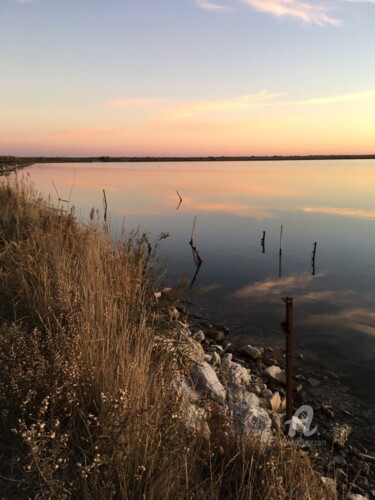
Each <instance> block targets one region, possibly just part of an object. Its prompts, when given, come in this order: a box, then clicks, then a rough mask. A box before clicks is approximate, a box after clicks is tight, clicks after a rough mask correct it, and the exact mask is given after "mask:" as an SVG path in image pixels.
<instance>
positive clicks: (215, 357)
mask: <svg viewBox="0 0 375 500" xmlns="http://www.w3.org/2000/svg"><path fill="white" fill-rule="evenodd" d="M211 357H212V358H211V364H212V365H214V366H221V357H220V354H219V353H217V352H216V351H214V352H213V353H212V354H211Z"/></svg>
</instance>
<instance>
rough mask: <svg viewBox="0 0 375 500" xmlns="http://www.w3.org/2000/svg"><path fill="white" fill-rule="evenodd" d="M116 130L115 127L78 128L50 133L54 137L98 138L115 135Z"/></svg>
mask: <svg viewBox="0 0 375 500" xmlns="http://www.w3.org/2000/svg"><path fill="white" fill-rule="evenodd" d="M114 133H116V130H115V129H114V128H113V127H99V128H78V129H69V130H55V131H53V132H51V133H50V135H52V136H54V137H72V138H74V137H97V136H102V135H106V134H111V135H112V134H114Z"/></svg>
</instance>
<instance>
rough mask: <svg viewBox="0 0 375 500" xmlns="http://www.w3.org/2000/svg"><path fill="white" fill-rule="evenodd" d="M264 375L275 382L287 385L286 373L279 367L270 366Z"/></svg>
mask: <svg viewBox="0 0 375 500" xmlns="http://www.w3.org/2000/svg"><path fill="white" fill-rule="evenodd" d="M264 374H265V375H266V376H267V377H268V378H269V379H270V380H273V381H275V382H279V383H281V384H285V372H283V370H282V369H281V368H280V367H279V366H275V365H272V366H269V367H268V368H266V369H265V370H264Z"/></svg>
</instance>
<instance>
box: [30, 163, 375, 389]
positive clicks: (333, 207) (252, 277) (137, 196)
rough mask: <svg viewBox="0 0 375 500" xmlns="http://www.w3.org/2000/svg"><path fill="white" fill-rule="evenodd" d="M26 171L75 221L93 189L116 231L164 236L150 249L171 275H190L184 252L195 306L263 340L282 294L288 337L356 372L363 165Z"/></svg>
mask: <svg viewBox="0 0 375 500" xmlns="http://www.w3.org/2000/svg"><path fill="white" fill-rule="evenodd" d="M75 171H76V176H75V180H74V175H75ZM29 173H30V175H31V179H32V180H33V181H34V183H35V184H36V186H37V187H38V189H39V190H40V191H42V192H44V193H47V194H50V193H52V195H53V197H54V198H55V201H57V202H58V198H61V199H63V200H69V201H70V206H71V205H75V206H76V207H77V208H79V209H80V215H82V217H83V218H84V217H85V216H86V217H87V218H89V212H90V210H91V208H92V207H93V206H95V207H98V206H99V207H100V206H101V205H102V197H103V190H104V191H105V193H106V195H107V196H106V197H107V199H108V217H109V218H110V219H111V222H112V224H113V225H114V226H115V227H116V224H118V225H119V226H120V225H122V223H123V219H122V217H118V220H119V222H117V215H119V216H120V215H121V216H126V226H127V228H128V229H132V228H134V227H137V226H140V227H141V228H142V231H143V230H145V231H148V232H150V233H151V234H152V235H153V236H155V235H157V234H160V233H162V232H163V231H164V232H166V231H168V232H169V233H170V238H168V240H167V241H165V242H164V241H163V245H162V246H161V248H160V256H161V257H166V258H168V260H169V261H170V262H171V268H170V276H171V280H172V281H173V280H176V281H177V280H178V279H179V277H180V276H182V275H183V274H184V273H186V272H191V258H192V256H193V261H194V265H195V270H194V275H193V276H192V279H191V282H190V286H191V287H193V286H194V288H195V289H198V290H199V291H201V290H204V291H205V292H206V294H207V295H205V296H204V298H202V299H200V301H202V303H204V305H205V307H207V308H209V307H210V308H211V310H212V311H213V312H212V315H213V318H212V319H216V318H215V316H218V317H219V316H220V318H217V319H220V320H222V321H227V322H228V321H229V322H231V321H233V322H234V324H235V325H237V326H236V327H237V328H239V329H240V330H241V331H242V332H243V335H249V332H250V333H251V334H253V333H254V332H256V331H257V328H258V329H259V331H262V332H265V333H264V336H265V337H267V336H269V335H272V331H273V328H274V327H275V325H276V328H277V329H278V325H279V320H280V304H279V302H280V297H282V296H294V297H295V311H296V325H297V327H298V328H300V332H301V333H300V335H301V336H303V338H304V340H305V342H306V343H307V344H309V345H310V346H312V348H313V349H314V352H316V353H317V355H319V357H324V356H327V358H329V360H330V362H333V360H335V361H338V360H339V361H340V362H343V363H344V362H346V361H347V362H349V361H350V362H354V363H355V364H356V367H357V368H356V369H357V370H358V371H359V372H360V371H361V369H362V366H363V359H366V360H367V362H368V364H369V366H370V364H371V363H373V361H374V359H375V352H374V351H375V317H374V313H373V312H372V310H373V304H374V303H375V262H374V259H373V248H374V247H375V229H374V227H373V223H374V219H375V197H374V196H373V193H374V191H375V161H374V160H364V161H329V162H324V161H320V162H319V161H318V162H316V161H298V162H288V161H285V162H272V161H270V162H201V163H196V164H192V163H178V162H173V163H167V164H166V163H162V164H159V165H158V164H152V163H137V164H111V163H107V164H91V163H90V164H80V165H78V166H77V165H76V164H74V165H69V164H65V165H64V164H56V165H39V166H38V165H34V166H33V167H31V168H30V169H29ZM73 180H74V189H73V192H71V188H72V184H73ZM52 181H53V182H54V184H55V185H56V188H57V193H55V192H54V189H53V185H52ZM176 193H177V196H178V199H177V198H176ZM180 193H181V194H183V201H182V196H181V195H180ZM56 194H57V198H56ZM177 202H178V205H177ZM176 205H177V207H176ZM64 208H65V206H64ZM193 215H197V216H198V219H199V227H196V228H195V232H196V241H197V243H196V242H195V241H194V240H195V238H194V234H193V235H192V236H193V237H192V241H191V244H190V246H188V245H187V241H188V240H189V236H190V232H191V227H192V226H191V225H192V217H193ZM281 225H282V226H281ZM194 226H195V225H194ZM282 228H287V237H286V238H284V241H283V231H282ZM193 232H194V231H193ZM119 233H120V230H119ZM261 235H262V236H261ZM260 236H261V240H260V243H261V251H259V239H260ZM266 237H267V242H266ZM312 242H319V255H318V259H319V262H318V264H319V266H318V267H319V270H318V269H317V266H316V254H317V244H316V243H315V244H314V245H313V249H312V248H311V244H312ZM266 243H267V252H266ZM312 251H313V253H311V252H312ZM201 255H202V256H203V257H204V272H202V273H201V272H200V270H201V269H202V258H201ZM198 257H199V258H198ZM198 275H199V279H197V278H198ZM243 325H245V326H243ZM249 325H251V327H250V326H249ZM253 325H256V328H255V326H254V327H253ZM270 332H271V333H270ZM298 334H299V333H298V332H297V335H298ZM364 336H366V339H367V340H366V343H364V344H363V346H361V344H360V343H359V342H358V339H359V338H361V339H362V338H364ZM343 339H345V343H344V344H342V341H343ZM265 342H266V340H265ZM343 345H345V348H344V347H343ZM332 346H334V348H333V347H332ZM353 352H355V359H354V361H353V354H352V353H353ZM338 353H339V354H338ZM361 353H362V354H361ZM352 369H353V370H354V368H352ZM374 383H375V381H374Z"/></svg>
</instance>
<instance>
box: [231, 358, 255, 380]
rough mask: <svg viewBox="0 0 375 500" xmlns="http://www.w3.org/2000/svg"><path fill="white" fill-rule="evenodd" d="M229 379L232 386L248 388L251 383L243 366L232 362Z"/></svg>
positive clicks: (249, 376)
mask: <svg viewBox="0 0 375 500" xmlns="http://www.w3.org/2000/svg"><path fill="white" fill-rule="evenodd" d="M230 379H231V382H233V383H234V384H237V385H244V386H248V385H249V384H250V382H251V375H250V373H249V372H248V371H247V369H246V368H245V367H244V366H241V365H240V364H239V363H235V362H232V365H231V367H230Z"/></svg>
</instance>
